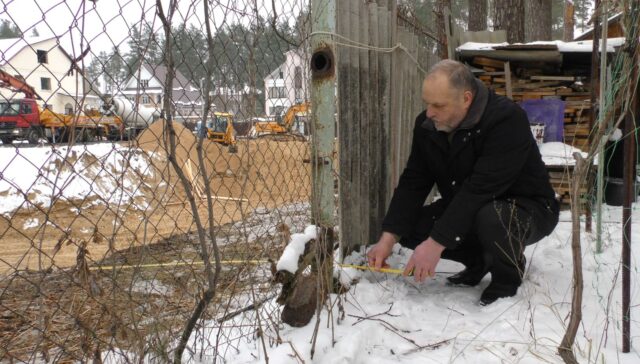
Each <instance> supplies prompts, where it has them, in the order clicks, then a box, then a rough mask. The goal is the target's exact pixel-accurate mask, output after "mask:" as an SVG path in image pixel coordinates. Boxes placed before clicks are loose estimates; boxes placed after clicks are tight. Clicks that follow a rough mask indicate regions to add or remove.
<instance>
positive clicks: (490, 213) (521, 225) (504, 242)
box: [475, 200, 532, 255]
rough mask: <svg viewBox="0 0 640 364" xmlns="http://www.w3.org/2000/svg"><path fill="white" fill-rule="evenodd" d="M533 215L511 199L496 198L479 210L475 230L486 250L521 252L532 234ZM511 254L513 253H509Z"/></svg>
mask: <svg viewBox="0 0 640 364" xmlns="http://www.w3.org/2000/svg"><path fill="white" fill-rule="evenodd" d="M531 228H532V226H531V217H530V216H529V214H527V213H526V212H525V211H524V210H522V209H521V208H518V207H517V206H516V205H515V204H513V203H512V202H510V201H500V200H496V201H493V202H490V203H488V204H486V205H484V206H483V207H482V208H480V210H479V211H478V213H477V215H476V221H475V231H476V235H477V237H478V240H479V241H480V243H481V244H482V246H483V248H484V249H485V250H489V251H493V252H496V251H504V250H505V249H506V250H508V251H509V252H510V253H515V254H519V253H520V252H521V251H522V250H524V246H525V245H526V244H527V238H528V236H529V235H530V234H531ZM509 255H511V254H509Z"/></svg>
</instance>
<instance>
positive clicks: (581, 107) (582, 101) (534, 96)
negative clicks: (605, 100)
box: [471, 57, 591, 207]
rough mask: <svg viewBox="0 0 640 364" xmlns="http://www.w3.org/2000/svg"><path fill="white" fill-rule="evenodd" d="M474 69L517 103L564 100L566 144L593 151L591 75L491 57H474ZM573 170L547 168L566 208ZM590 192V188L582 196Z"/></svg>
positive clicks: (496, 90) (490, 84) (557, 167)
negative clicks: (563, 72)
mask: <svg viewBox="0 0 640 364" xmlns="http://www.w3.org/2000/svg"><path fill="white" fill-rule="evenodd" d="M471 64H472V66H474V67H476V68H479V69H481V70H483V71H484V72H483V73H481V74H479V76H478V78H479V79H480V80H481V81H482V82H483V83H484V84H485V85H486V86H487V87H489V88H490V89H492V90H494V91H495V92H496V94H498V95H503V96H508V97H510V98H511V99H512V100H514V101H516V102H520V101H523V100H539V99H550V98H553V99H561V100H563V101H564V102H565V110H564V143H565V144H569V145H572V146H574V147H576V148H578V149H580V150H582V151H583V152H588V151H589V134H590V132H591V124H590V116H591V103H590V92H589V91H590V85H589V84H588V83H586V82H588V77H587V76H588V75H574V74H569V72H567V74H559V72H558V71H556V72H550V71H549V70H544V67H536V66H533V67H525V66H515V65H514V64H512V63H511V64H510V63H508V62H504V61H501V60H496V59H491V58H487V57H474V58H473V59H472V60H471ZM572 169H573V166H547V170H548V171H549V177H550V178H551V183H552V185H553V188H554V190H555V191H556V193H557V194H558V195H559V196H560V201H561V203H562V204H563V205H564V207H566V206H567V205H568V204H569V201H570V199H569V190H570V183H569V182H570V176H571V174H572ZM587 192H588V190H587V186H586V184H585V186H584V187H583V188H581V193H582V194H583V195H585V194H586V193H587Z"/></svg>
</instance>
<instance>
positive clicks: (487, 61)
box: [472, 57, 504, 69]
mask: <svg viewBox="0 0 640 364" xmlns="http://www.w3.org/2000/svg"><path fill="white" fill-rule="evenodd" d="M472 62H473V63H474V64H477V65H479V66H487V67H493V68H496V69H504V63H503V62H502V61H499V60H496V59H492V58H487V57H473V61H472Z"/></svg>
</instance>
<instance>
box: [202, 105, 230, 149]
mask: <svg viewBox="0 0 640 364" xmlns="http://www.w3.org/2000/svg"><path fill="white" fill-rule="evenodd" d="M195 132H196V135H198V136H200V137H203V138H205V137H206V138H207V139H209V140H211V141H214V142H217V143H220V144H222V145H227V146H228V147H229V153H236V152H237V151H238V146H237V145H236V135H235V130H234V129H233V114H230V113H226V112H218V111H216V112H213V113H212V114H211V117H209V118H207V124H206V127H205V128H203V127H202V121H201V120H200V121H198V122H197V123H196V130H195Z"/></svg>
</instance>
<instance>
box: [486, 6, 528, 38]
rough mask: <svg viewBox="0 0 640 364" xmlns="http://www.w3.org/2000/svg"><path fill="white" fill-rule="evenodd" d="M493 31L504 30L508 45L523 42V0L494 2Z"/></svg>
mask: <svg viewBox="0 0 640 364" xmlns="http://www.w3.org/2000/svg"><path fill="white" fill-rule="evenodd" d="M494 16H495V19H494V20H493V24H494V26H493V27H494V29H495V30H506V31H507V41H508V42H509V43H522V42H524V0H495V11H494Z"/></svg>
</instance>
